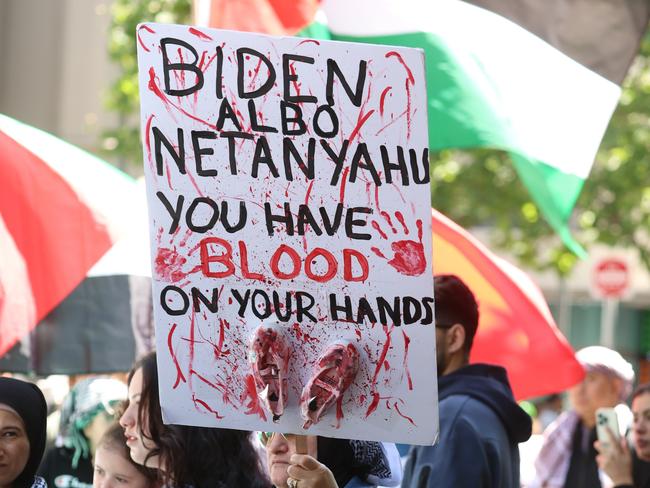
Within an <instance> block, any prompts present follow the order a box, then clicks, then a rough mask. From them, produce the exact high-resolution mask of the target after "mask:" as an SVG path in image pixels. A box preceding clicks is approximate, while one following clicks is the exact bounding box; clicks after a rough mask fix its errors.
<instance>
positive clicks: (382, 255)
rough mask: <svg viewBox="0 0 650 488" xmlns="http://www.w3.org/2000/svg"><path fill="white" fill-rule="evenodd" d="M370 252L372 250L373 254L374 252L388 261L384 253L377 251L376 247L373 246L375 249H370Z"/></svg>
mask: <svg viewBox="0 0 650 488" xmlns="http://www.w3.org/2000/svg"><path fill="white" fill-rule="evenodd" d="M370 250H371V251H372V252H374V253H375V254H376V255H377V256H379V257H380V258H384V259H387V258H386V256H384V253H382V252H381V251H380V250H379V249H377V248H376V247H374V246H373V247H371V248H370Z"/></svg>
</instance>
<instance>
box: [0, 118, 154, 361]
mask: <svg viewBox="0 0 650 488" xmlns="http://www.w3.org/2000/svg"><path fill="white" fill-rule="evenodd" d="M140 195H142V196H140ZM140 200H141V202H140ZM144 205H145V203H144V192H143V191H141V190H139V189H138V187H137V185H136V182H135V181H134V180H133V179H132V178H130V177H129V176H127V175H125V174H124V173H122V172H120V171H119V170H117V169H116V168H115V167H113V166H111V165H110V164H108V163H106V162H104V161H102V160H100V159H98V158H96V157H94V156H92V155H91V154H89V153H86V152H85V151H82V150H81V149H78V148H76V147H74V146H71V145H70V144H67V143H66V142H64V141H62V140H60V139H57V138H56V137H54V136H52V135H50V134H47V133H45V132H42V131H40V130H38V129H35V128H33V127H30V126H27V125H24V124H22V123H19V122H17V121H15V120H13V119H11V118H9V117H6V116H3V115H0V356H1V357H2V358H1V359H0V370H2V371H26V372H27V371H29V372H37V373H40V374H48V373H54V372H57V373H82V372H83V373H86V372H93V371H111V370H116V369H125V368H128V367H129V365H130V364H131V362H132V361H133V359H134V357H135V352H134V347H130V348H129V347H128V346H127V345H124V343H123V342H121V341H120V339H121V338H124V337H128V338H129V341H130V342H131V343H133V332H132V326H133V324H135V323H136V322H138V321H140V322H141V320H140V319H139V318H138V317H137V316H136V315H137V314H138V313H140V314H141V313H143V312H137V310H143V309H142V308H141V306H139V307H140V308H137V307H134V305H135V304H137V303H139V301H140V302H141V301H142V300H145V301H146V307H145V309H144V310H145V312H144V313H146V310H147V309H148V308H150V307H151V301H150V300H151V299H150V296H151V290H150V280H149V278H147V277H146V274H148V273H149V271H148V269H146V268H148V263H149V257H148V245H147V238H148V235H147V220H146V210H145V207H144ZM138 206H140V207H141V208H142V209H143V210H142V212H143V213H142V218H141V219H140V222H138V225H139V226H140V228H141V229H144V236H145V238H144V249H145V255H144V257H142V253H138V249H140V248H139V247H137V246H133V245H131V244H130V242H131V241H130V240H129V239H131V238H132V237H131V236H132V235H133V230H134V226H135V225H136V220H134V219H135V216H136V215H137V214H138V213H137V212H136V210H137V208H138ZM138 260H139V261H141V262H142V263H144V264H145V266H146V268H143V266H140V267H141V268H143V269H146V271H144V272H142V273H138V272H137V269H136V268H134V266H133V265H132V264H131V263H133V262H137V261H138ZM138 274H143V275H144V277H141V278H139V277H138V276H135V275H138ZM147 307H148V308H147ZM136 308H137V310H136ZM149 315H150V314H149ZM147 317H148V318H149V322H150V317H149V316H147ZM37 325H38V327H37ZM35 328H36V330H34V329H35ZM12 347H13V349H12ZM8 351H9V352H8Z"/></svg>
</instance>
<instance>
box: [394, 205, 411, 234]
mask: <svg viewBox="0 0 650 488" xmlns="http://www.w3.org/2000/svg"><path fill="white" fill-rule="evenodd" d="M395 217H396V218H397V220H398V221H399V223H400V224H402V227H403V228H404V234H406V235H409V228H408V227H406V222H405V221H404V215H402V212H400V211H399V210H398V211H396V212H395Z"/></svg>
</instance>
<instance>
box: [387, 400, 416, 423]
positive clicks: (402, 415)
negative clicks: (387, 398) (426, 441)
mask: <svg viewBox="0 0 650 488" xmlns="http://www.w3.org/2000/svg"><path fill="white" fill-rule="evenodd" d="M393 405H394V406H395V410H397V413H398V414H399V415H400V417H402V418H405V419H406V420H408V421H409V422H410V423H411V424H412V425H413V426H414V427H417V425H415V422H413V419H412V418H411V417H409V416H408V415H404V414H403V413H402V412H401V411H400V409H399V406H398V405H397V402H395V403H394V404H393Z"/></svg>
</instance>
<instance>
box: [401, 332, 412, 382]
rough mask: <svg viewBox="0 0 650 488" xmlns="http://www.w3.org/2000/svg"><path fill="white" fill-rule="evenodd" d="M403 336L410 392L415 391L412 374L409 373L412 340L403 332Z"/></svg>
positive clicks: (405, 369) (405, 368)
mask: <svg viewBox="0 0 650 488" xmlns="http://www.w3.org/2000/svg"><path fill="white" fill-rule="evenodd" d="M402 335H403V336H404V363H403V365H404V371H406V379H407V380H408V385H409V390H413V380H412V379H411V372H410V371H409V365H408V355H409V345H410V344H411V338H410V337H409V336H407V335H406V332H404V331H403V330H402Z"/></svg>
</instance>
